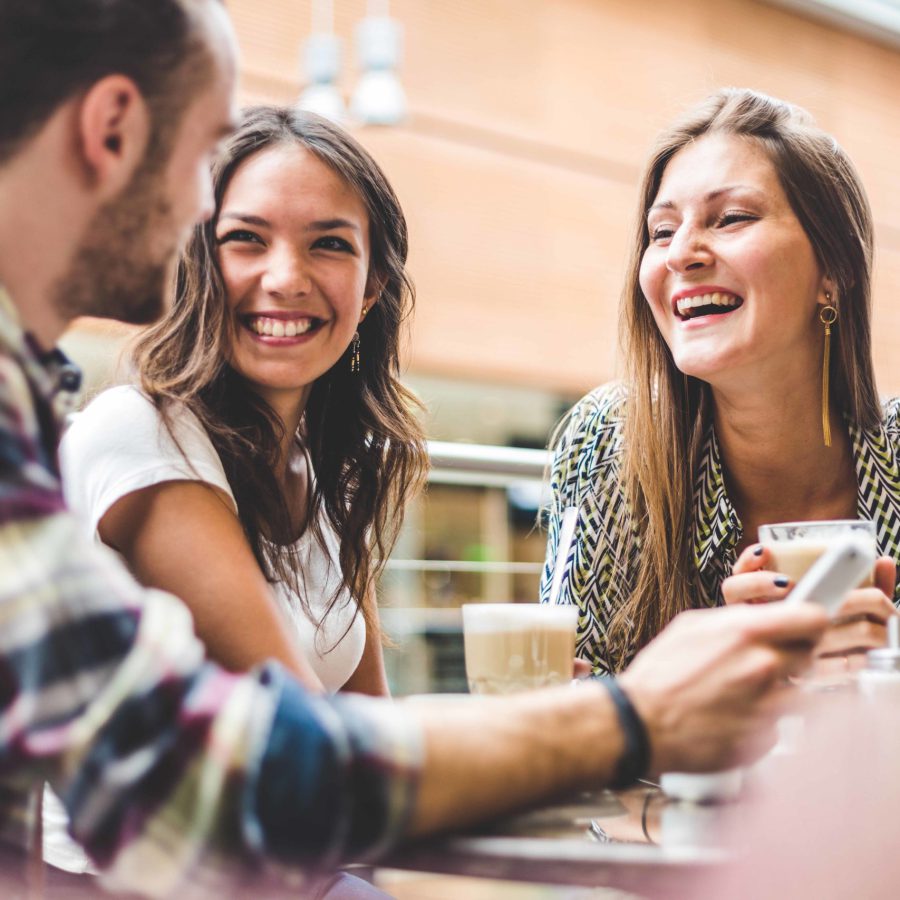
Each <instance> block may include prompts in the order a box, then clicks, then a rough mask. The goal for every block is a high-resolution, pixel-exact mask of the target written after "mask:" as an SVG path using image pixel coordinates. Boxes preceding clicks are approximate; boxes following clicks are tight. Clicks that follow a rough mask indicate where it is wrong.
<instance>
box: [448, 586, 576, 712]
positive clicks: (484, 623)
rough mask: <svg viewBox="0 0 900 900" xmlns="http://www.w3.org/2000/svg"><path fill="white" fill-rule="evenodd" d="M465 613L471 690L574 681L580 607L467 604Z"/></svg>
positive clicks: (515, 688)
mask: <svg viewBox="0 0 900 900" xmlns="http://www.w3.org/2000/svg"><path fill="white" fill-rule="evenodd" d="M462 615H463V639H464V641H465V650H466V677H467V678H468V682H469V690H470V691H471V692H472V693H473V694H511V693H513V692H515V691H525V690H530V689H533V688H539V687H544V686H546V685H551V684H567V683H568V682H570V681H571V680H572V677H573V674H574V671H573V670H574V659H575V629H576V626H577V624H578V609H577V607H575V606H550V605H547V604H539V603H468V604H465V605H464V606H463V608H462Z"/></svg>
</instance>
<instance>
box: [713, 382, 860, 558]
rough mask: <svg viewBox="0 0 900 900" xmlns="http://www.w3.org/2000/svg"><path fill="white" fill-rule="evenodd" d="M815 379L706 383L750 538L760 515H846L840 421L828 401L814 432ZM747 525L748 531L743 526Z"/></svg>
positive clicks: (846, 465)
mask: <svg viewBox="0 0 900 900" xmlns="http://www.w3.org/2000/svg"><path fill="white" fill-rule="evenodd" d="M821 402H822V401H821V394H820V393H819V389H818V387H817V386H816V385H812V384H806V385H791V386H790V388H787V387H783V388H782V390H781V391H780V392H778V393H777V394H776V393H774V392H773V393H765V394H763V393H759V394H753V395H750V394H745V393H743V392H741V393H740V395H739V396H735V395H734V394H727V393H724V392H719V391H716V390H713V405H714V417H715V428H716V437H717V439H718V442H719V447H720V450H721V454H722V462H723V465H724V469H725V472H726V480H727V483H728V491H729V495H730V497H731V500H732V503H733V504H734V506H735V509H736V510H737V512H738V515H739V516H740V517H741V519H742V521H743V524H744V532H745V534H747V535H748V537H749V538H750V540H753V539H755V530H756V526H757V525H759V524H761V523H763V522H766V521H768V522H783V521H790V520H796V519H823V518H846V517H848V516H851V517H852V516H853V515H854V514H855V509H856V494H857V485H856V473H855V466H854V461H853V452H852V447H851V444H850V437H849V434H848V433H847V428H846V424H845V423H844V421H843V418H842V417H841V415H840V413H839V412H837V410H835V409H832V410H831V411H830V421H831V441H832V443H831V447H826V446H825V442H824V439H823V434H822V407H821ZM751 532H752V533H751Z"/></svg>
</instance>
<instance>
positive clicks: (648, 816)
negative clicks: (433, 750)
mask: <svg viewBox="0 0 900 900" xmlns="http://www.w3.org/2000/svg"><path fill="white" fill-rule="evenodd" d="M733 807H734V805H733V804H697V803H684V802H675V801H672V800H669V799H668V798H666V796H665V795H664V794H662V792H661V791H660V789H659V788H658V787H657V786H655V785H652V784H650V783H641V784H639V785H638V786H637V787H635V788H633V789H630V790H627V791H605V790H604V791H596V792H583V793H579V794H576V795H573V796H570V797H567V798H564V799H562V800H560V801H558V802H557V803H554V804H552V805H548V806H544V807H541V808H538V809H534V810H532V811H530V812H526V813H522V814H519V815H515V816H510V817H508V818H504V819H500V820H496V821H494V822H492V823H491V824H490V825H488V826H486V827H482V828H480V829H478V830H477V831H470V832H467V833H464V834H460V833H457V834H452V835H446V836H442V837H438V838H432V839H429V840H425V841H420V842H418V843H414V844H408V845H406V846H404V847H403V848H401V849H399V850H397V851H395V852H394V853H393V854H391V855H390V856H388V857H387V858H386V859H383V860H382V861H381V862H380V866H382V867H387V868H390V869H394V870H398V869H399V870H407V871H416V872H428V873H440V874H443V875H454V876H466V877H468V878H479V879H501V880H503V881H513V882H532V883H535V884H542V885H569V886H580V887H585V888H599V887H604V888H612V889H617V890H620V891H627V892H629V893H634V894H637V895H638V896H640V895H648V896H656V895H659V894H661V893H667V892H668V890H669V889H672V888H673V887H675V886H676V885H679V884H681V885H685V884H689V883H690V881H691V880H693V879H695V878H698V877H703V876H704V875H707V874H709V873H710V870H712V869H715V868H717V867H719V866H721V865H722V864H723V863H724V862H726V861H727V860H728V858H729V853H728V852H727V851H726V850H725V849H724V848H723V847H722V846H721V843H720V842H721V836H722V833H723V828H722V825H723V822H724V819H725V818H726V817H727V816H728V814H729V812H730V811H731V810H732V809H733Z"/></svg>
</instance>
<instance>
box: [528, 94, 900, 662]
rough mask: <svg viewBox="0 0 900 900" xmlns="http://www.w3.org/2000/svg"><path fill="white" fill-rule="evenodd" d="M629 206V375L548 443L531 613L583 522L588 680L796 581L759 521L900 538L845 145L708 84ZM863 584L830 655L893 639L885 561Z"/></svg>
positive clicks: (893, 418) (863, 202)
mask: <svg viewBox="0 0 900 900" xmlns="http://www.w3.org/2000/svg"><path fill="white" fill-rule="evenodd" d="M640 209H641V214H642V215H641V220H640V222H639V224H638V229H637V234H636V235H635V240H634V251H633V254H632V258H631V264H630V268H629V273H628V277H627V282H626V287H625V291H624V299H623V315H622V323H621V326H622V330H623V345H624V348H625V354H626V362H627V371H628V376H627V378H626V381H625V383H624V384H614V385H607V386H605V387H602V388H598V389H597V390H595V391H593V392H592V393H591V394H589V395H588V396H587V397H585V398H584V399H583V400H581V401H580V402H579V403H578V404H577V405H576V406H575V408H574V409H573V410H572V412H571V413H570V414H569V416H568V417H567V419H566V421H565V422H564V423H563V425H562V426H561V427H560V429H559V431H558V432H557V435H556V437H555V438H554V451H555V454H554V464H553V471H552V487H553V504H552V509H551V515H550V539H549V542H548V552H547V565H546V567H545V571H544V578H543V581H542V588H541V590H542V599H543V600H544V601H547V600H548V599H549V596H548V594H549V586H550V581H551V574H552V572H551V569H552V564H553V560H554V559H555V556H556V545H557V540H558V536H559V525H560V521H561V518H562V516H563V513H564V510H565V509H566V508H568V507H577V508H578V510H579V514H578V524H577V528H576V540H575V541H574V542H573V546H572V549H571V551H570V553H569V558H568V560H567V565H566V571H565V577H564V579H563V586H562V595H561V598H560V602H564V603H565V602H570V603H575V604H577V605H578V606H579V607H580V609H581V620H580V628H579V643H578V655H579V656H581V657H584V658H585V659H587V660H589V661H590V662H591V664H592V666H593V668H594V670H595V671H597V672H602V671H608V670H615V669H619V668H621V667H622V666H623V665H624V663H625V662H627V660H628V659H629V658H630V657H631V656H632V655H633V654H634V652H635V651H636V650H637V649H638V648H639V647H641V646H643V645H644V644H645V643H647V641H649V640H650V639H651V638H652V637H653V636H654V635H655V634H656V633H657V632H659V631H660V630H661V629H662V628H663V627H664V626H665V625H666V624H667V623H668V622H669V621H670V620H671V619H672V618H673V617H674V616H675V615H676V614H677V613H678V612H680V611H682V610H685V609H688V608H691V607H697V606H712V605H716V604H720V603H722V602H738V601H752V600H757V601H760V600H774V599H781V598H783V597H784V596H785V594H786V593H787V592H788V591H789V590H790V587H791V583H790V581H789V580H787V579H786V578H785V577H783V576H782V575H780V574H779V573H778V572H773V571H770V570H769V569H768V568H767V566H768V564H770V560H769V559H768V557H767V553H766V551H764V550H763V549H762V548H761V547H760V546H759V545H757V544H754V543H753V541H754V540H755V536H756V532H757V528H758V526H759V525H760V524H762V523H763V522H780V521H786V520H804V519H805V520H808V519H832V518H857V517H859V518H866V519H872V520H873V521H874V522H875V523H876V527H877V540H878V546H879V549H880V552H881V553H882V554H884V555H885V556H887V557H891V558H894V559H896V558H897V551H898V544H900V466H898V455H897V454H898V451H900V409H898V403H897V402H896V401H891V402H888V403H887V404H885V405H884V406H883V407H882V405H881V404H880V403H879V401H878V396H877V393H876V389H875V381H874V375H873V370H872V361H871V339H870V334H871V332H870V322H869V313H870V281H871V262H872V221H871V214H870V210H869V205H868V201H867V199H866V196H865V192H864V190H863V187H862V185H861V183H860V181H859V178H858V176H857V174H856V171H855V169H854V167H853V165H852V163H851V162H850V160H849V159H848V158H847V156H846V155H845V154H844V152H843V151H842V150H841V148H840V147H839V146H838V145H837V143H836V142H835V141H834V139H833V138H832V137H831V136H829V135H827V134H826V133H825V132H823V131H821V130H820V129H819V128H817V127H816V126H815V125H814V124H813V123H812V121H811V119H810V117H809V116H808V114H806V113H805V112H804V111H803V110H800V109H798V108H796V107H794V106H791V105H789V104H787V103H784V102H781V101H779V100H775V99H773V98H770V97H766V96H764V95H762V94H758V93H754V92H752V91H747V90H733V89H732V90H725V91H721V92H719V93H717V94H715V95H714V96H713V97H711V98H710V99H709V100H707V101H706V102H705V103H704V104H703V105H702V106H700V107H699V108H698V109H696V110H694V111H693V112H692V113H691V114H689V115H688V116H687V117H686V118H685V119H684V120H683V121H681V122H679V123H677V124H676V125H675V126H674V127H673V128H672V129H671V130H669V131H667V132H666V133H664V134H663V135H662V136H661V138H660V141H659V144H658V147H657V150H656V152H655V153H654V155H653V157H652V159H651V161H650V164H649V166H648V169H647V172H646V175H645V177H644V181H643V186H642V192H641V207H640ZM834 316H836V317H837V320H836V321H834V323H833V324H830V332H831V334H832V335H833V337H832V338H831V341H832V344H833V347H832V351H831V354H830V357H831V361H830V366H829V373H830V388H829V389H828V402H827V403H823V400H822V396H823V363H824V362H825V360H826V356H825V351H824V347H825V344H826V341H825V339H824V335H825V331H826V325H825V322H826V321H828V320H831V319H832V318H833V317H834ZM826 423H827V424H826ZM829 431H830V435H829V434H828V432H829ZM826 441H827V445H826ZM732 570H734V572H735V573H736V574H734V575H733V576H732V577H728V576H730V575H731V573H732ZM876 584H877V587H872V588H867V589H860V590H857V591H854V592H852V593H851V595H850V596H849V597H848V599H847V600H846V601H845V604H844V606H843V607H842V609H841V611H840V618H838V619H836V620H835V624H834V625H833V626H832V628H831V629H830V632H829V634H828V637H827V639H826V640H825V642H824V643H823V645H822V647H821V648H820V652H821V655H822V656H823V657H824V656H838V657H840V658H841V663H842V664H844V665H845V664H846V663H845V658H846V657H850V658H851V659H852V660H859V659H862V652H863V651H865V650H867V649H869V648H870V647H874V646H878V645H881V644H883V643H884V640H885V625H886V622H887V618H888V616H890V615H891V614H893V606H892V604H891V602H890V600H889V599H888V598H889V596H892V595H893V592H894V564H893V562H892V561H891V559H882V560H879V563H878V566H877V568H876Z"/></svg>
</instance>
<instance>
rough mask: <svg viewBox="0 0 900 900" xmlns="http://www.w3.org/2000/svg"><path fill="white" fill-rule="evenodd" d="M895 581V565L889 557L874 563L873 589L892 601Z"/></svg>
mask: <svg viewBox="0 0 900 900" xmlns="http://www.w3.org/2000/svg"><path fill="white" fill-rule="evenodd" d="M896 581H897V564H896V563H895V562H894V560H892V559H891V558H890V557H889V556H882V557H880V558H879V559H878V561H877V562H876V563H875V587H877V588H878V589H879V590H880V591H883V592H884V593H885V594H886V595H887V597H888V598H889V599H890V600H893V599H894V585H895V584H896Z"/></svg>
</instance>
